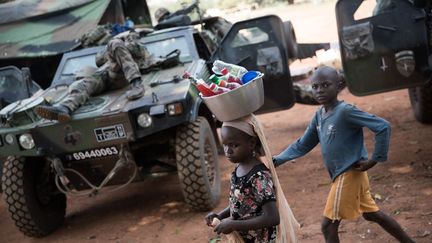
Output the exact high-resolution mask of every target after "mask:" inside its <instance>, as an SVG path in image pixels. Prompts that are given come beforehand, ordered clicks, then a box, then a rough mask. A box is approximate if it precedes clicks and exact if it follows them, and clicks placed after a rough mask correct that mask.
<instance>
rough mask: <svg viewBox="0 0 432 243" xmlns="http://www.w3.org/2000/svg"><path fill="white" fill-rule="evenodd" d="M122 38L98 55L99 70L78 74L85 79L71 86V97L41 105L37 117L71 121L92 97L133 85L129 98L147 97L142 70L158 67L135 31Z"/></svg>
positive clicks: (127, 95) (37, 109)
mask: <svg viewBox="0 0 432 243" xmlns="http://www.w3.org/2000/svg"><path fill="white" fill-rule="evenodd" d="M125 39H126V40H125V41H123V40H121V39H112V40H110V41H109V42H108V45H107V48H106V50H105V51H104V52H103V53H98V54H97V55H96V64H97V66H100V67H99V68H98V69H96V70H92V71H91V72H87V73H86V74H85V75H76V78H80V77H79V76H81V79H79V80H77V81H76V82H74V83H72V84H71V85H70V86H69V95H68V96H67V97H66V98H65V99H64V100H63V101H62V102H60V103H58V104H55V105H53V106H38V107H36V108H35V112H36V114H38V115H39V116H40V117H43V118H45V119H50V120H58V121H60V122H67V121H69V120H70V113H72V112H73V111H75V110H76V109H78V108H79V107H80V106H81V105H83V104H84V103H85V102H86V101H87V100H88V99H89V97H90V96H94V95H97V94H100V93H101V92H103V91H106V90H110V89H119V88H122V87H125V86H127V85H129V83H131V89H130V90H128V91H127V93H126V97H127V98H128V99H137V98H139V97H141V96H142V95H143V94H144V87H143V86H142V84H141V73H140V68H141V69H143V68H148V67H150V66H152V65H154V64H157V62H158V59H156V58H154V57H153V56H152V55H151V54H150V53H149V52H148V51H147V49H146V48H145V47H144V46H143V45H142V44H141V43H140V42H139V41H138V39H139V34H137V33H135V32H132V33H129V34H128V36H126V37H125Z"/></svg>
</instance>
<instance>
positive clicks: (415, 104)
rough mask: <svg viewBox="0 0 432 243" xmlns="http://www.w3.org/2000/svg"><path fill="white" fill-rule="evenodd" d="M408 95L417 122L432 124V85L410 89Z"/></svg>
mask: <svg viewBox="0 0 432 243" xmlns="http://www.w3.org/2000/svg"><path fill="white" fill-rule="evenodd" d="M408 93H409V96H410V102H411V107H412V109H413V111H414V115H415V117H416V119H417V121H419V122H422V123H426V124H432V83H430V82H429V83H427V84H425V85H424V86H422V87H415V88H410V89H408Z"/></svg>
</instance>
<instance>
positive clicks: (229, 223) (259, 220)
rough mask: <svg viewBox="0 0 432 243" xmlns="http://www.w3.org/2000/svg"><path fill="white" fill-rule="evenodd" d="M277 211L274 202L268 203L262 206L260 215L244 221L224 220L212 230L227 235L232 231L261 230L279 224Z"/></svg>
mask: <svg viewBox="0 0 432 243" xmlns="http://www.w3.org/2000/svg"><path fill="white" fill-rule="evenodd" d="M279 221H280V219H279V211H278V209H277V207H276V201H269V202H267V203H265V204H264V205H263V206H262V214H261V215H259V216H257V217H253V218H250V219H245V220H233V219H231V218H226V219H224V220H222V221H221V223H220V224H219V225H218V226H217V227H216V228H215V229H214V231H215V232H217V233H218V234H220V233H223V234H229V233H231V232H233V231H248V230H254V229H262V228H265V227H270V226H274V225H278V224H279Z"/></svg>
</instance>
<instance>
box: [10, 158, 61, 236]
mask: <svg viewBox="0 0 432 243" xmlns="http://www.w3.org/2000/svg"><path fill="white" fill-rule="evenodd" d="M3 172H4V174H3V177H2V188H3V191H4V192H3V199H4V200H5V202H6V204H7V206H8V210H9V213H10V215H11V218H12V220H13V221H14V222H15V225H16V226H17V227H18V229H19V230H20V231H21V232H23V233H24V234H25V235H27V236H30V237H43V236H46V235H48V234H49V233H51V232H53V231H54V230H56V229H57V228H58V227H59V226H60V225H61V224H62V223H63V221H64V217H65V213H66V196H65V195H64V194H63V193H60V192H59V191H58V190H57V188H56V186H55V184H54V174H53V173H52V172H51V171H50V167H49V165H48V163H46V162H45V160H43V159H38V158H30V157H27V158H25V157H13V156H10V157H8V158H7V159H6V161H5V164H4V170H3Z"/></svg>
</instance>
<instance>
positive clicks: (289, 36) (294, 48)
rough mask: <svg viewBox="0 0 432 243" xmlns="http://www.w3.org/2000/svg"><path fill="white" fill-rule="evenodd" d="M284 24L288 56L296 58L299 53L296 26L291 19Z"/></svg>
mask: <svg viewBox="0 0 432 243" xmlns="http://www.w3.org/2000/svg"><path fill="white" fill-rule="evenodd" d="M283 25H284V32H285V41H286V46H287V52H288V58H289V59H295V58H297V54H298V45H297V37H296V35H295V31H294V27H293V25H292V23H291V21H285V22H283Z"/></svg>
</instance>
